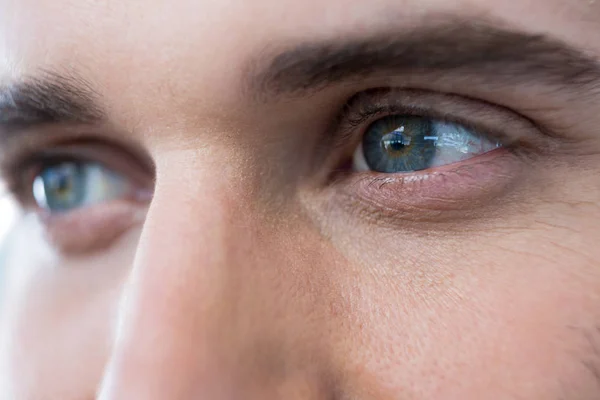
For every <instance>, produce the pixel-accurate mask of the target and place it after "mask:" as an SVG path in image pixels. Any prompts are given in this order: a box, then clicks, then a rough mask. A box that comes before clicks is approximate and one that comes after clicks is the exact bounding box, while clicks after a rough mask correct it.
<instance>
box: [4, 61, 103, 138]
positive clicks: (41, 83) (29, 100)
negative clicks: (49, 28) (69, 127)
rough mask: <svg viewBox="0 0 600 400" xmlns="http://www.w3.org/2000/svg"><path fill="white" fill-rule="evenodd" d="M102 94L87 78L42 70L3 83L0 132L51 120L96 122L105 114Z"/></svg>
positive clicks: (46, 122)
mask: <svg viewBox="0 0 600 400" xmlns="http://www.w3.org/2000/svg"><path fill="white" fill-rule="evenodd" d="M98 99H99V96H98V94H97V93H96V92H95V91H94V90H93V89H92V87H91V85H90V84H89V83H88V82H86V81H85V80H83V79H81V78H79V77H77V76H75V75H73V74H67V75H59V74H57V73H52V72H43V73H41V74H40V75H39V76H36V77H33V78H24V79H22V80H19V81H15V82H11V83H9V84H1V83H0V132H12V131H14V130H21V129H27V128H30V127H32V126H37V125H42V124H52V123H81V124H90V123H97V122H99V121H101V120H103V119H104V118H105V113H104V112H103V111H102V109H101V107H100V106H99V101H98Z"/></svg>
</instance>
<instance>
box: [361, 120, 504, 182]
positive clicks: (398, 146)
mask: <svg viewBox="0 0 600 400" xmlns="http://www.w3.org/2000/svg"><path fill="white" fill-rule="evenodd" d="M499 147H501V145H500V144H499V143H497V142H496V141H493V140H490V139H487V138H485V137H484V136H482V135H480V134H478V133H477V132H474V131H472V130H470V129H468V128H466V127H464V126H462V125H459V124H454V123H449V122H444V121H440V120H436V119H432V118H426V117H419V116H414V115H390V116H387V117H384V118H381V119H379V120H377V121H375V122H374V123H372V124H371V125H370V126H369V127H368V128H367V130H366V131H365V134H364V136H363V139H362V143H361V145H360V146H359V147H358V149H357V150H356V152H355V154H354V159H353V165H354V169H355V170H357V171H377V172H383V173H401V172H412V171H419V170H425V169H429V168H433V167H439V166H443V165H447V164H453V163H457V162H460V161H463V160H467V159H469V158H472V157H475V156H478V155H481V154H484V153H487V152H490V151H492V150H494V149H497V148H499Z"/></svg>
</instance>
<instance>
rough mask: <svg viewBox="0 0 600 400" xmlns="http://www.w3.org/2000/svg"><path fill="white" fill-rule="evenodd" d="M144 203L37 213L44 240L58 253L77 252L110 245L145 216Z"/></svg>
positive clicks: (114, 202) (126, 202)
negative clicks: (61, 212) (55, 212)
mask: <svg viewBox="0 0 600 400" xmlns="http://www.w3.org/2000/svg"><path fill="white" fill-rule="evenodd" d="M146 208H147V207H146V204H145V202H132V201H127V200H119V201H113V202H109V203H105V204H98V205H94V206H90V207H86V208H81V209H77V210H74V211H71V212H68V213H65V214H40V218H41V222H42V224H43V226H44V227H45V230H46V237H47V240H48V241H49V242H50V244H51V245H53V246H54V247H55V248H56V249H57V250H58V251H60V252H61V253H65V254H69V255H77V254H82V253H89V252H94V251H100V250H103V249H105V248H107V247H109V246H110V245H111V244H112V243H113V242H114V241H115V240H117V239H118V238H119V237H121V236H122V235H123V234H124V233H125V232H127V231H128V230H130V229H131V228H132V227H134V226H137V225H141V224H142V223H143V221H144V219H145V216H146Z"/></svg>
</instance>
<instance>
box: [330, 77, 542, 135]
mask: <svg viewBox="0 0 600 400" xmlns="http://www.w3.org/2000/svg"><path fill="white" fill-rule="evenodd" d="M400 113H405V114H409V115H418V116H423V117H428V118H433V119H440V120H443V121H445V122H451V123H455V124H459V125H463V126H465V127H467V128H469V129H472V130H475V131H477V132H478V133H481V134H483V135H488V136H491V138H493V139H496V140H499V141H500V142H503V143H505V144H510V143H514V142H521V141H522V142H524V143H531V144H535V145H537V146H543V144H544V142H546V141H547V140H548V139H549V136H547V135H545V134H544V132H543V131H542V130H540V129H539V128H538V126H537V125H536V124H535V123H534V122H533V121H531V120H530V119H528V118H527V117H525V116H522V115H520V114H518V113H516V112H514V111H512V110H510V109H508V108H506V107H503V106H499V105H495V104H492V103H489V102H487V101H484V100H477V99H473V98H469V97H466V96H463V95H456V94H448V93H437V92H433V91H428V90H420V89H402V88H379V89H370V90H367V91H364V92H361V93H359V94H357V95H355V96H353V97H352V98H351V99H350V100H349V101H348V102H347V103H346V105H345V106H344V107H343V111H342V113H341V114H340V115H339V116H338V118H337V122H336V128H335V131H336V138H335V141H336V143H335V145H336V147H338V146H343V145H346V144H347V142H348V140H350V138H351V137H353V136H354V135H355V134H356V130H357V129H360V130H365V129H366V128H367V127H368V126H369V125H370V122H373V121H374V120H376V119H378V118H381V117H383V116H386V115H390V114H400Z"/></svg>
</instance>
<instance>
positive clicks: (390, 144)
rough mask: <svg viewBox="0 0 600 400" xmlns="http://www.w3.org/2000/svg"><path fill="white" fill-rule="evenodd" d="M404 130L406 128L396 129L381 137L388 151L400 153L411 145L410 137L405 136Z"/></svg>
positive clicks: (384, 147)
mask: <svg viewBox="0 0 600 400" xmlns="http://www.w3.org/2000/svg"><path fill="white" fill-rule="evenodd" d="M402 131H404V129H401V128H400V129H396V130H395V131H393V132H391V133H388V134H387V135H384V136H383V137H382V138H381V144H382V146H383V149H384V150H385V151H386V152H388V153H398V152H401V151H402V150H403V149H404V148H405V147H406V146H409V145H410V137H406V136H404V135H403V134H402Z"/></svg>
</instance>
